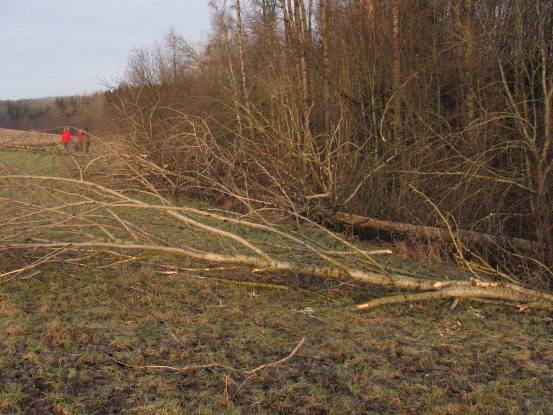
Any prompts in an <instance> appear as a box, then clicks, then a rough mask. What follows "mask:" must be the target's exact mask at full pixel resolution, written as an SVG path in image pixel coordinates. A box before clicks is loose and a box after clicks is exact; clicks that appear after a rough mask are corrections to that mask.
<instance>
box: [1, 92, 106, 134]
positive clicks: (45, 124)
mask: <svg viewBox="0 0 553 415" xmlns="http://www.w3.org/2000/svg"><path fill="white" fill-rule="evenodd" d="M109 100H110V92H109V91H106V92H97V93H94V94H90V95H82V96H69V97H52V98H37V99H20V100H6V101H0V127H3V128H11V129H17V130H40V131H53V130H55V131H61V129H63V126H64V125H74V126H79V127H81V128H86V129H89V130H92V129H93V130H96V131H99V130H105V129H106V128H108V127H109V125H110V118H111V117H112V116H113V114H112V113H110V101H109Z"/></svg>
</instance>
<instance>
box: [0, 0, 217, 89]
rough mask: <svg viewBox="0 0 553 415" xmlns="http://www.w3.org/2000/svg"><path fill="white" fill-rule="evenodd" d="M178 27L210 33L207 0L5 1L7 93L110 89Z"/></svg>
mask: <svg viewBox="0 0 553 415" xmlns="http://www.w3.org/2000/svg"><path fill="white" fill-rule="evenodd" d="M171 27H173V28H175V30H176V31H177V32H178V33H181V34H183V35H184V36H185V38H186V39H188V40H190V41H192V42H194V43H198V42H200V41H201V40H202V39H205V37H206V35H207V33H208V32H209V8H208V0H0V51H1V56H2V59H1V60H0V99H16V98H32V97H45V96H59V95H73V94H81V93H86V92H92V91H96V90H99V89H103V85H104V84H105V83H106V82H107V83H108V84H113V83H114V82H115V80H116V79H117V77H118V76H120V75H121V74H122V73H123V71H124V67H125V64H126V62H127V57H128V56H129V54H130V52H131V50H132V48H133V47H142V46H152V45H153V44H154V43H155V42H156V41H159V40H161V39H162V38H163V36H164V35H165V34H166V33H167V32H168V30H169V29H170V28H171Z"/></svg>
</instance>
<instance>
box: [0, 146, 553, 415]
mask: <svg viewBox="0 0 553 415" xmlns="http://www.w3.org/2000/svg"><path fill="white" fill-rule="evenodd" d="M71 166H72V161H71V159H70V158H69V157H68V156H66V155H55V154H32V153H26V152H23V151H17V152H14V151H11V152H0V170H2V169H3V170H4V171H11V172H17V173H19V174H23V173H33V174H41V175H54V174H58V175H70V174H72V173H74V171H73V170H72V167H71ZM0 203H2V202H0ZM145 220H150V221H151V218H147V219H145ZM175 237H177V236H175ZM12 259H13V258H12ZM10 260H11V259H10V258H9V257H7V256H4V257H2V256H0V267H4V268H5V267H7V266H8V265H9V263H10ZM172 260H173V259H171V258H160V257H152V256H147V257H143V258H141V260H140V261H136V262H134V263H124V264H121V265H119V266H112V267H106V268H100V267H98V266H96V267H83V266H81V265H80V264H74V265H70V264H69V265H68V264H63V265H62V264H60V265H56V264H55V263H53V264H50V265H48V266H47V267H44V268H41V269H40V271H41V272H40V274H38V275H33V273H29V274H23V275H21V276H19V277H17V278H14V279H4V280H0V414H50V413H54V414H116V413H117V414H189V413H190V414H212V413H217V414H218V413H222V414H239V413H261V414H346V413H348V414H349V413H352V414H413V413H416V414H419V413H420V414H519V413H527V414H544V415H549V414H553V319H552V318H551V315H550V314H546V313H541V314H530V315H525V314H517V313H515V312H513V310H512V309H509V308H506V307H503V306H500V305H492V304H481V303H474V302H461V303H460V304H459V305H458V306H457V307H456V308H455V309H450V305H451V302H448V301H440V302H435V303H430V304H420V305H419V304H414V305H404V306H397V307H396V306H392V307H383V308H380V309H376V310H373V311H371V312H368V313H356V312H352V311H351V307H350V306H351V305H353V304H355V303H357V302H361V301H364V300H367V299H370V298H373V297H376V296H378V295H380V294H382V292H379V291H375V290H372V289H371V288H368V287H365V286H362V285H359V284H354V283H350V282H344V283H339V282H328V281H320V280H318V279H314V278H308V277H300V276H295V275H288V276H281V277H276V276H273V278H272V281H273V282H275V283H278V284H280V285H282V286H283V287H275V288H261V287H259V286H248V285H244V284H238V283H232V282H229V281H228V280H221V279H217V278H216V276H217V275H219V276H220V277H223V276H224V277H225V278H228V279H231V280H232V279H234V280H236V281H244V280H248V279H249V276H248V275H244V273H243V272H242V271H239V270H236V271H233V270H229V269H227V270H224V271H222V272H221V273H219V274H213V273H202V272H199V271H194V272H193V271H188V272H187V271H182V272H179V273H163V271H164V270H165V269H164V268H162V267H161V266H160V265H156V264H161V263H164V262H165V263H166V262H167V261H172ZM175 261H176V260H175ZM388 261H391V263H392V264H393V265H394V266H401V267H404V268H407V269H418V270H421V269H425V270H428V271H432V270H434V271H438V269H435V268H434V269H429V267H428V265H424V264H416V263H413V262H410V261H408V260H407V259H405V258H400V257H391V258H390V259H388ZM178 265H180V266H182V267H184V266H186V264H182V263H179V264H178ZM0 271H1V269H0ZM304 338H305V341H304V342H303V343H301V341H302V339H304ZM300 344H301V346H300V347H299V348H298V349H297V352H296V353H294V354H293V355H291V353H292V351H293V350H294V348H296V347H297V346H298V345H300ZM286 357H289V359H288V360H285V361H281V362H280V363H278V364H276V365H273V366H268V367H265V368H262V369H260V370H259V371H257V372H255V373H254V374H251V373H247V371H251V370H252V369H255V368H259V367H261V366H262V365H265V364H271V363H274V362H278V361H280V360H281V359H284V358H286ZM214 364H215V365H214ZM201 365H214V366H211V367H207V368H201V367H198V366H201ZM179 368H180V369H179Z"/></svg>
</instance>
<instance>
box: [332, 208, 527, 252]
mask: <svg viewBox="0 0 553 415" xmlns="http://www.w3.org/2000/svg"><path fill="white" fill-rule="evenodd" d="M332 221H333V222H335V223H337V224H340V225H346V226H352V227H354V228H358V229H374V230H376V231H384V232H391V233H407V234H410V235H413V236H416V237H423V238H428V239H443V240H447V239H451V235H450V234H449V231H448V230H447V229H444V228H438V227H435V226H421V225H411V224H409V223H398V222H390V221H387V220H382V219H374V218H368V217H366V216H360V215H355V214H353V213H345V212H338V213H336V214H334V216H333V217H332ZM454 232H455V236H456V237H458V238H459V239H461V240H462V241H465V242H473V243H480V244H488V245H490V244H491V245H511V246H515V247H517V248H519V249H524V250H531V249H534V248H536V242H535V241H529V240H527V239H521V238H512V237H508V236H503V235H490V234H487V233H481V232H475V231H468V230H464V229H456V230H455V231H454Z"/></svg>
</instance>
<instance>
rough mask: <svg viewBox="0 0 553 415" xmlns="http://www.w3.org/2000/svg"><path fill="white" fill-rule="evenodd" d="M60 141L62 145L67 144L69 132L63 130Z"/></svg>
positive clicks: (69, 138) (69, 136)
mask: <svg viewBox="0 0 553 415" xmlns="http://www.w3.org/2000/svg"><path fill="white" fill-rule="evenodd" d="M61 141H62V142H64V143H69V142H70V141H71V132H70V131H69V130H65V131H64V132H63V133H61Z"/></svg>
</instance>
